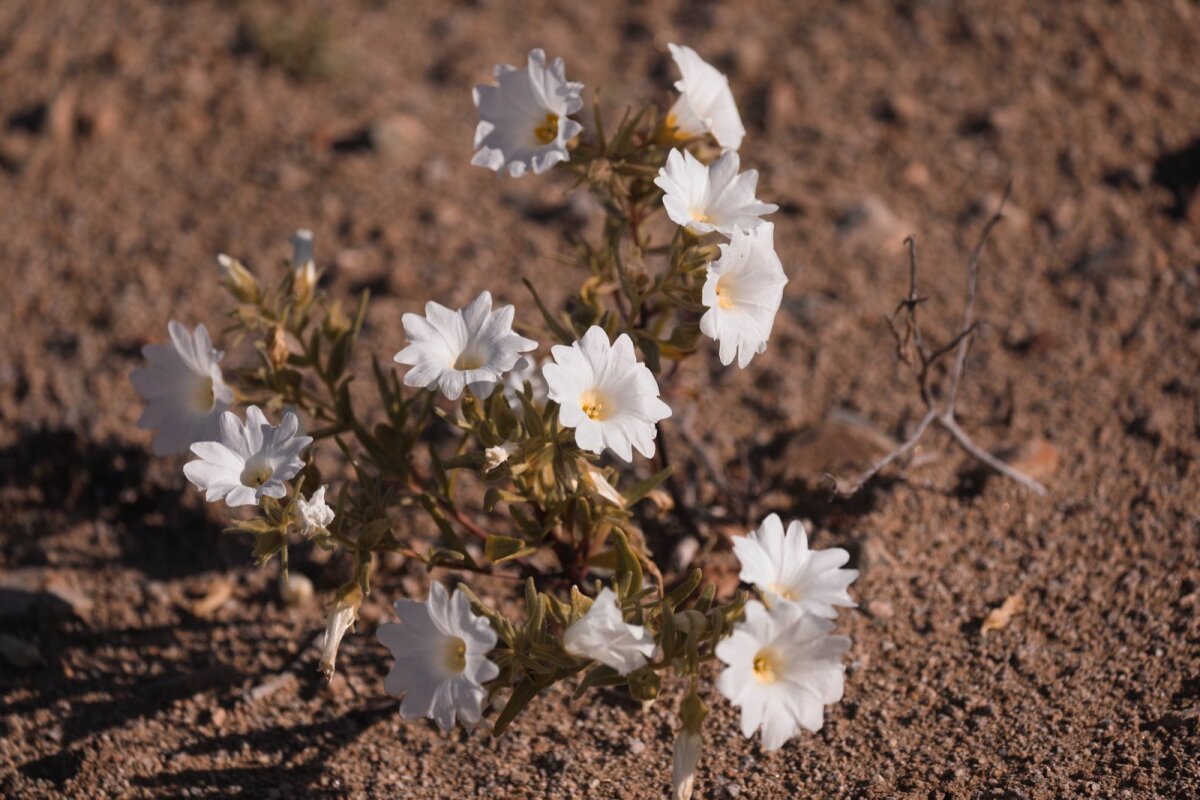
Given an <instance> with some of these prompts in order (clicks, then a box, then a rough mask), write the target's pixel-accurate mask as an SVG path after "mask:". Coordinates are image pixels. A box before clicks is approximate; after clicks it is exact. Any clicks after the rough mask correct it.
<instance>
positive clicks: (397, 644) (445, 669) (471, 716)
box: [376, 583, 500, 731]
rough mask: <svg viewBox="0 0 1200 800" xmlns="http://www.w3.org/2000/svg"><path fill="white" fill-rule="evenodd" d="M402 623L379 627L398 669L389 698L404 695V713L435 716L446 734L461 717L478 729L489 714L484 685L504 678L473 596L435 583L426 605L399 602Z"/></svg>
mask: <svg viewBox="0 0 1200 800" xmlns="http://www.w3.org/2000/svg"><path fill="white" fill-rule="evenodd" d="M396 614H397V615H398V616H399V617H400V622H399V623H387V624H384V625H380V626H379V632H378V633H377V634H376V635H377V636H378V638H379V641H380V642H381V643H382V644H383V645H384V647H386V648H388V649H389V650H391V651H392V656H393V657H394V658H395V659H396V663H395V665H394V666H393V667H392V669H391V671H390V672H388V675H387V678H386V679H385V680H384V684H383V685H384V688H385V689H386V690H387V692H388V694H391V695H394V696H397V697H399V696H400V695H404V701H403V702H402V703H401V704H400V714H401V716H403V717H405V718H407V719H416V718H418V717H429V718H430V719H433V720H436V721H437V724H438V725H439V726H440V727H441V729H442V730H443V731H449V730H450V729H451V728H452V727H454V720H455V717H456V716H457V717H458V718H460V719H462V720H463V721H464V722H467V723H470V724H474V723H476V722H478V721H479V719H480V717H481V716H482V714H483V700H484V698H485V697H486V696H487V691H486V690H485V689H484V688H483V684H484V683H486V682H487V681H490V680H492V679H493V678H495V677H496V676H497V675H499V674H500V668H499V667H497V666H496V665H495V664H493V663H492V662H491V661H489V660H488V659H487V654H488V652H489V651H490V650H491V649H492V648H493V647H495V646H496V633H495V631H493V630H492V629H491V627H490V626H489V624H488V621H487V620H486V619H484V618H483V617H480V616H477V615H476V614H475V613H474V612H472V611H471V604H470V602H468V600H467V596H466V595H465V594H463V593H462V592H460V591H455V592H454V594H453V596H451V595H449V594H447V592H446V589H445V587H443V586H442V585H441V584H440V583H434V584H432V585H431V586H430V587H429V599H428V600H427V601H426V602H424V603H418V602H416V601H414V600H397V601H396Z"/></svg>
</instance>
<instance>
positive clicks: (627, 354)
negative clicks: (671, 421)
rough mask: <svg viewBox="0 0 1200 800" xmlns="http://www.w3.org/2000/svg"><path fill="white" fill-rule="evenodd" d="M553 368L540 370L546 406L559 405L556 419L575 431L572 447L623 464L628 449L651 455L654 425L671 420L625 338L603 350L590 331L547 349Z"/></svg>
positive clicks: (603, 340)
mask: <svg viewBox="0 0 1200 800" xmlns="http://www.w3.org/2000/svg"><path fill="white" fill-rule="evenodd" d="M551 354H552V355H553V356H554V363H553V364H547V365H546V366H545V367H544V368H543V369H542V374H543V375H545V377H546V385H547V386H548V387H549V390H548V393H549V397H550V399H551V400H553V401H555V402H556V403H558V404H559V411H558V419H559V421H560V422H561V423H562V424H563V425H565V426H566V427H568V428H574V429H575V443H576V444H578V445H579V446H580V448H582V449H584V450H588V451H590V452H592V453H603V452H604V450H605V448H608V449H610V450H612V451H613V452H614V453H616V454H617V455H618V456H620V457H621V458H622V459H624V460H625V461H632V460H633V449H635V448H636V449H637V451H638V452H639V453H641V454H642V455H643V456H645V457H646V458H650V457H652V456H653V455H654V438H655V436H657V434H658V430H657V428H656V427H655V425H656V424H657V423H658V421H659V420H662V419H666V418H667V417H669V416H671V409H670V407H669V406H668V405H667V404H666V403H664V402H663V401H662V400H660V399H659V397H658V381H656V380H654V374H653V373H651V372H650V370H649V368H647V367H646V365H645V364H643V363H641V362H640V361H638V360H637V356H636V355H635V353H634V351H633V342H632V341H631V340H630V338H629V336H628V335H626V334H624V333H623V334H621V335H620V336H618V337H617V340H616V341H615V342H613V343H612V344H609V341H608V334H606V333H605V332H604V330H603V329H602V328H600V327H598V326H596V325H593V326H592V327H591V328H589V329H588V331H587V333H585V334H584V335H583V338H582V339H580V340H579V341H577V342H575V343H574V344H572V345H571V346H570V347H566V346H565V345H555V346H554V347H553V348H551Z"/></svg>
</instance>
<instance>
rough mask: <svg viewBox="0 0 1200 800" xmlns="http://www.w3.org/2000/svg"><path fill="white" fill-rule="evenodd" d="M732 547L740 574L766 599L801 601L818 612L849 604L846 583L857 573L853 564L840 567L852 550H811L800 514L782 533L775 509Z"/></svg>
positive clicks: (827, 614) (823, 613)
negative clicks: (739, 565) (739, 566)
mask: <svg viewBox="0 0 1200 800" xmlns="http://www.w3.org/2000/svg"><path fill="white" fill-rule="evenodd" d="M733 552H734V553H735V554H736V555H737V557H738V560H739V561H740V562H742V571H741V574H739V575H738V577H739V578H741V579H742V580H743V581H746V582H747V583H753V584H754V585H755V586H756V587H758V590H759V591H761V592H763V593H764V594H765V595H766V596H767V598H768V600H770V599H772V598H778V599H780V600H784V601H788V602H792V603H799V604H800V605H801V606H803V607H804V609H805V610H806V611H808V612H810V613H812V614H816V615H817V616H818V617H828V618H830V619H832V618H833V617H836V616H837V609H835V608H834V606H848V607H851V608H853V607H854V605H855V602H854V601H853V600H851V599H850V594H849V592H847V591H846V589H847V587H848V586H849V585H850V584H851V583H853V582H854V580H855V578H857V577H858V570H856V569H840V567H841V566H842V565H843V564H845V563H846V562H847V561H849V560H850V554H849V553H847V552H846V551H845V550H842V549H841V548H840V547H834V548H830V549H829V550H809V549H808V535H807V534H806V533H805V532H804V525H802V524H801V523H800V521H799V520H795V521H793V522H792V523H791V524H790V525H788V528H787V532H786V533H784V530H783V522H782V521H781V520H780V519H779V515H778V514H771V515H770V516H769V517H767V518H766V519H764V520H763V523H762V525H761V526H759V529H758V530H756V531H752V532H751V533H750V534H749V535H748V536H738V537H735V538H734V540H733Z"/></svg>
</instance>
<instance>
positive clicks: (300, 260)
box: [292, 228, 320, 303]
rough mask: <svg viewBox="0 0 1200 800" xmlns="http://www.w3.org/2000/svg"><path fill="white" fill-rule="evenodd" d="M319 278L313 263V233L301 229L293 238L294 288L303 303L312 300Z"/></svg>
mask: <svg viewBox="0 0 1200 800" xmlns="http://www.w3.org/2000/svg"><path fill="white" fill-rule="evenodd" d="M319 277H320V276H319V275H318V273H317V265H316V264H315V263H314V262H313V234H312V231H310V230H308V229H307V228H301V229H300V230H298V231H296V233H295V235H293V236H292V287H293V289H294V290H295V293H296V298H297V299H298V300H299V301H300V302H301V303H305V302H307V301H308V300H310V299H311V298H312V296H313V292H314V291H315V290H316V288H317V279H318V278H319Z"/></svg>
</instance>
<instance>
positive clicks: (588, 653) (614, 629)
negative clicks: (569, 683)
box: [563, 588, 655, 675]
mask: <svg viewBox="0 0 1200 800" xmlns="http://www.w3.org/2000/svg"><path fill="white" fill-rule="evenodd" d="M563 647H564V648H566V651H567V652H568V653H570V654H572V655H576V656H580V657H582V658H590V659H593V660H594V661H599V662H600V663H601V664H607V665H608V666H610V667H612V668H613V669H615V670H616V671H617V672H619V673H621V674H622V675H628V674H629V673H630V672H633V671H634V670H635V669H637V668H638V667H641V666H642V665H643V664H645V663H646V662H647V661H648V660H649V659H650V658H651V656H653V655H654V648H655V644H654V637H653V636H651V635H650V633H649V632H648V631H647V630H646V629H645V628H644V627H643V626H641V625H630V624H629V623H627V622H626V621H625V619H624V617H623V616H622V614H621V607H620V605H618V604H617V596H616V595H615V594H614V593H613V590H612V589H608V588H605V589H602V590H601V591H600V594H599V595H597V597H596V599H595V600H594V601H593V602H592V607H591V608H589V609H588V611H587V613H586V614H584V615H583V616H582V617H580V618H579V619H577V620H575V622H573V623H571V625H570V627H568V628H567V630H566V631H565V632H564V633H563Z"/></svg>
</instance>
